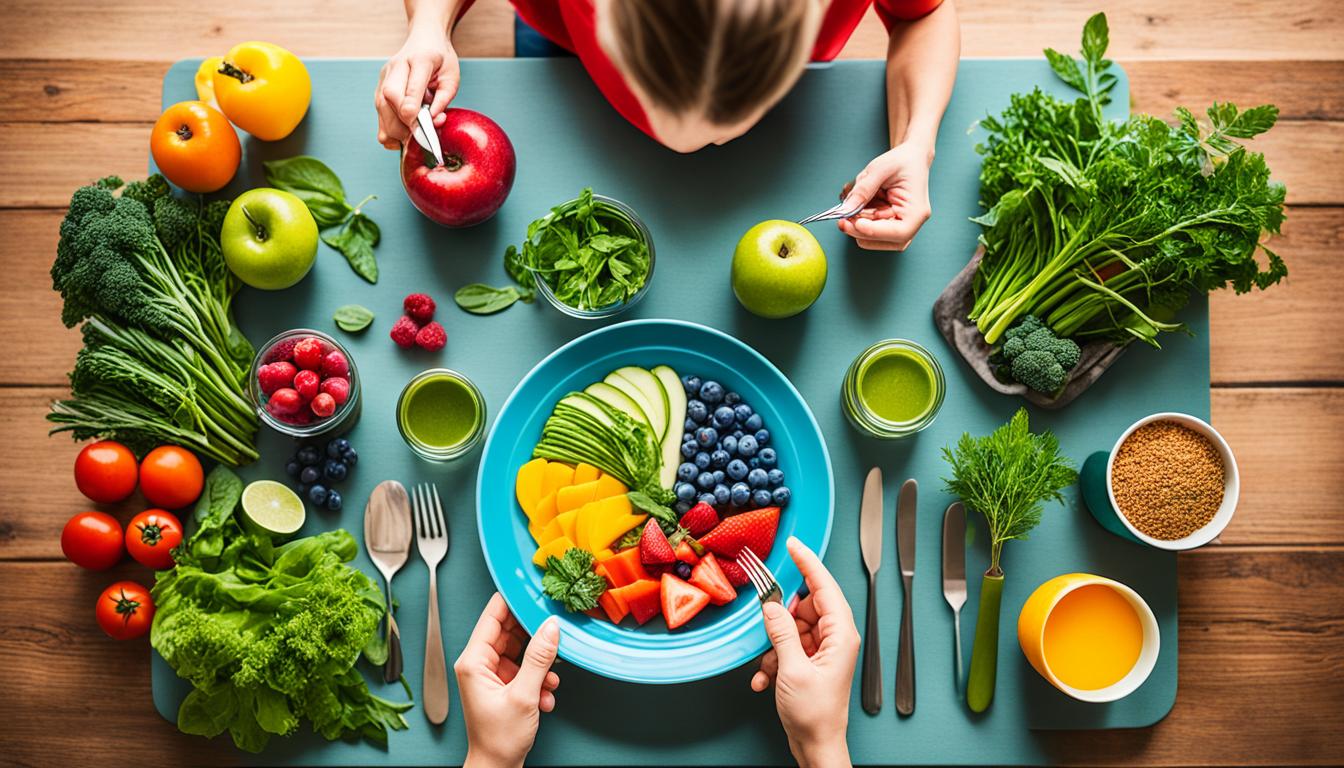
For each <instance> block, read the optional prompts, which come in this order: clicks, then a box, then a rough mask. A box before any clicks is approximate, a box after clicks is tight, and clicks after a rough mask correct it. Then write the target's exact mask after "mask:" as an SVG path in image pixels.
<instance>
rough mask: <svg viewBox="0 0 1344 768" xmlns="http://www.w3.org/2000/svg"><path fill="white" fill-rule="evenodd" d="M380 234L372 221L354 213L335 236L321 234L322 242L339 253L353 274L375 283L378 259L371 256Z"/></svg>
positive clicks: (327, 233) (326, 233) (325, 233)
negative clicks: (348, 263) (353, 271)
mask: <svg viewBox="0 0 1344 768" xmlns="http://www.w3.org/2000/svg"><path fill="white" fill-rule="evenodd" d="M381 234H382V233H381V232H380V231H379V229H378V225H377V224H375V223H374V222H373V219H370V218H369V217H368V216H365V215H364V214H362V213H358V212H356V213H355V214H353V215H352V216H351V217H350V219H349V221H347V222H346V224H345V226H343V227H341V228H340V230H339V231H338V232H336V233H335V234H331V233H329V232H324V233H322V242H324V243H326V244H327V245H330V246H331V247H332V248H335V249H336V250H338V251H340V252H341V254H342V255H344V256H345V260H346V261H348V262H350V268H351V269H353V270H355V274H357V275H359V276H360V277H362V278H364V279H365V280H367V281H369V282H370V283H376V282H378V259H377V258H376V257H375V256H374V255H373V247H374V246H376V245H378V240H379V239H380V237H381Z"/></svg>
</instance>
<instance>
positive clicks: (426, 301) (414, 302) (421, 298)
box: [401, 293, 435, 325]
mask: <svg viewBox="0 0 1344 768" xmlns="http://www.w3.org/2000/svg"><path fill="white" fill-rule="evenodd" d="M401 308H402V309H404V310H405V311H406V314H407V315H410V317H411V319H412V320H414V321H416V322H417V323H420V324H421V325H424V324H425V323H428V322H429V321H430V320H433V319H434V309H435V306H434V300H433V299H431V298H429V296H428V295H427V294H424V293H412V294H411V295H410V296H407V297H406V298H405V299H404V300H402V302H401Z"/></svg>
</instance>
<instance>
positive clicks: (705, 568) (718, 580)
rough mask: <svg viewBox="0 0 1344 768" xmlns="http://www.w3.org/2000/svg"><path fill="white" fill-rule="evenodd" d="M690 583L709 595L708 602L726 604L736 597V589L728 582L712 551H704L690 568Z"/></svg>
mask: <svg viewBox="0 0 1344 768" xmlns="http://www.w3.org/2000/svg"><path fill="white" fill-rule="evenodd" d="M691 583H692V584H694V585H695V586H697V587H699V588H700V589H703V590H704V591H705V594H707V595H709V602H711V603H713V604H715V605H727V604H728V603H731V602H732V601H733V598H735V597H737V590H736V589H733V585H732V584H731V583H729V581H728V577H727V575H725V574H724V572H723V569H722V568H720V567H719V561H718V560H717V559H715V557H714V553H713V552H708V553H706V554H705V556H704V557H703V558H702V559H701V560H700V562H699V563H698V564H696V566H695V568H693V569H691Z"/></svg>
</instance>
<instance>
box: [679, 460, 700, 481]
mask: <svg viewBox="0 0 1344 768" xmlns="http://www.w3.org/2000/svg"><path fill="white" fill-rule="evenodd" d="M699 474H700V469H699V468H698V467H696V466H695V465H694V464H692V463H691V462H689V461H687V462H683V463H682V465H681V466H679V467H677V479H678V480H680V481H681V482H683V483H689V482H691V481H692V480H694V479H695V478H696V477H697V476H698V475H699Z"/></svg>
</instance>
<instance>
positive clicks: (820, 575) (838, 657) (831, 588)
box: [751, 536, 859, 766]
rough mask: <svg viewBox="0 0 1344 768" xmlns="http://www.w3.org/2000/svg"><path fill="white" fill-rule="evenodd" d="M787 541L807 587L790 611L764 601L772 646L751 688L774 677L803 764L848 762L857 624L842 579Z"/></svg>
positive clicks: (801, 546) (787, 726)
mask: <svg viewBox="0 0 1344 768" xmlns="http://www.w3.org/2000/svg"><path fill="white" fill-rule="evenodd" d="M787 546H788V549H789V556H790V557H792V558H793V561H794V562H795V563H797V564H798V570H800V571H802V574H803V579H804V580H805V581H806V582H807V588H808V590H809V593H808V596H807V597H805V598H803V599H802V600H801V601H799V602H798V604H797V605H795V606H794V607H793V612H792V614H790V612H789V611H788V610H786V609H785V608H784V606H782V605H780V604H778V603H765V604H764V606H762V608H763V610H764V612H765V631H766V634H767V635H769V637H770V645H772V646H774V647H773V648H772V649H771V650H769V651H766V652H765V655H764V656H762V657H761V668H760V670H759V671H758V672H757V673H756V674H755V675H754V676H753V677H752V678H751V689H752V690H754V691H757V692H760V691H764V690H766V689H767V688H769V687H770V684H771V683H774V686H775V706H776V707H777V708H778V709H779V721H780V722H781V723H782V724H783V725H784V732H785V733H786V734H788V737H789V749H790V750H792V752H793V756H794V757H795V758H797V760H798V762H799V764H801V765H803V766H815V765H825V766H832V765H848V764H849V747H848V746H847V745H846V744H845V728H846V727H847V726H848V724H849V689H850V684H851V682H852V681H853V679H854V663H855V661H857V659H858V657H859V630H858V628H856V627H855V626H854V614H853V613H852V612H851V611H850V608H849V603H848V602H846V601H845V595H844V593H843V592H841V591H840V585H839V584H836V583H835V579H834V578H833V577H832V576H831V574H830V572H829V571H827V570H826V566H824V565H822V564H821V559H820V558H818V557H817V555H816V553H814V552H813V551H812V550H810V549H808V548H807V546H806V545H805V544H803V543H802V542H801V541H799V540H798V539H796V538H794V537H792V536H790V537H789V540H788V544H787Z"/></svg>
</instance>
